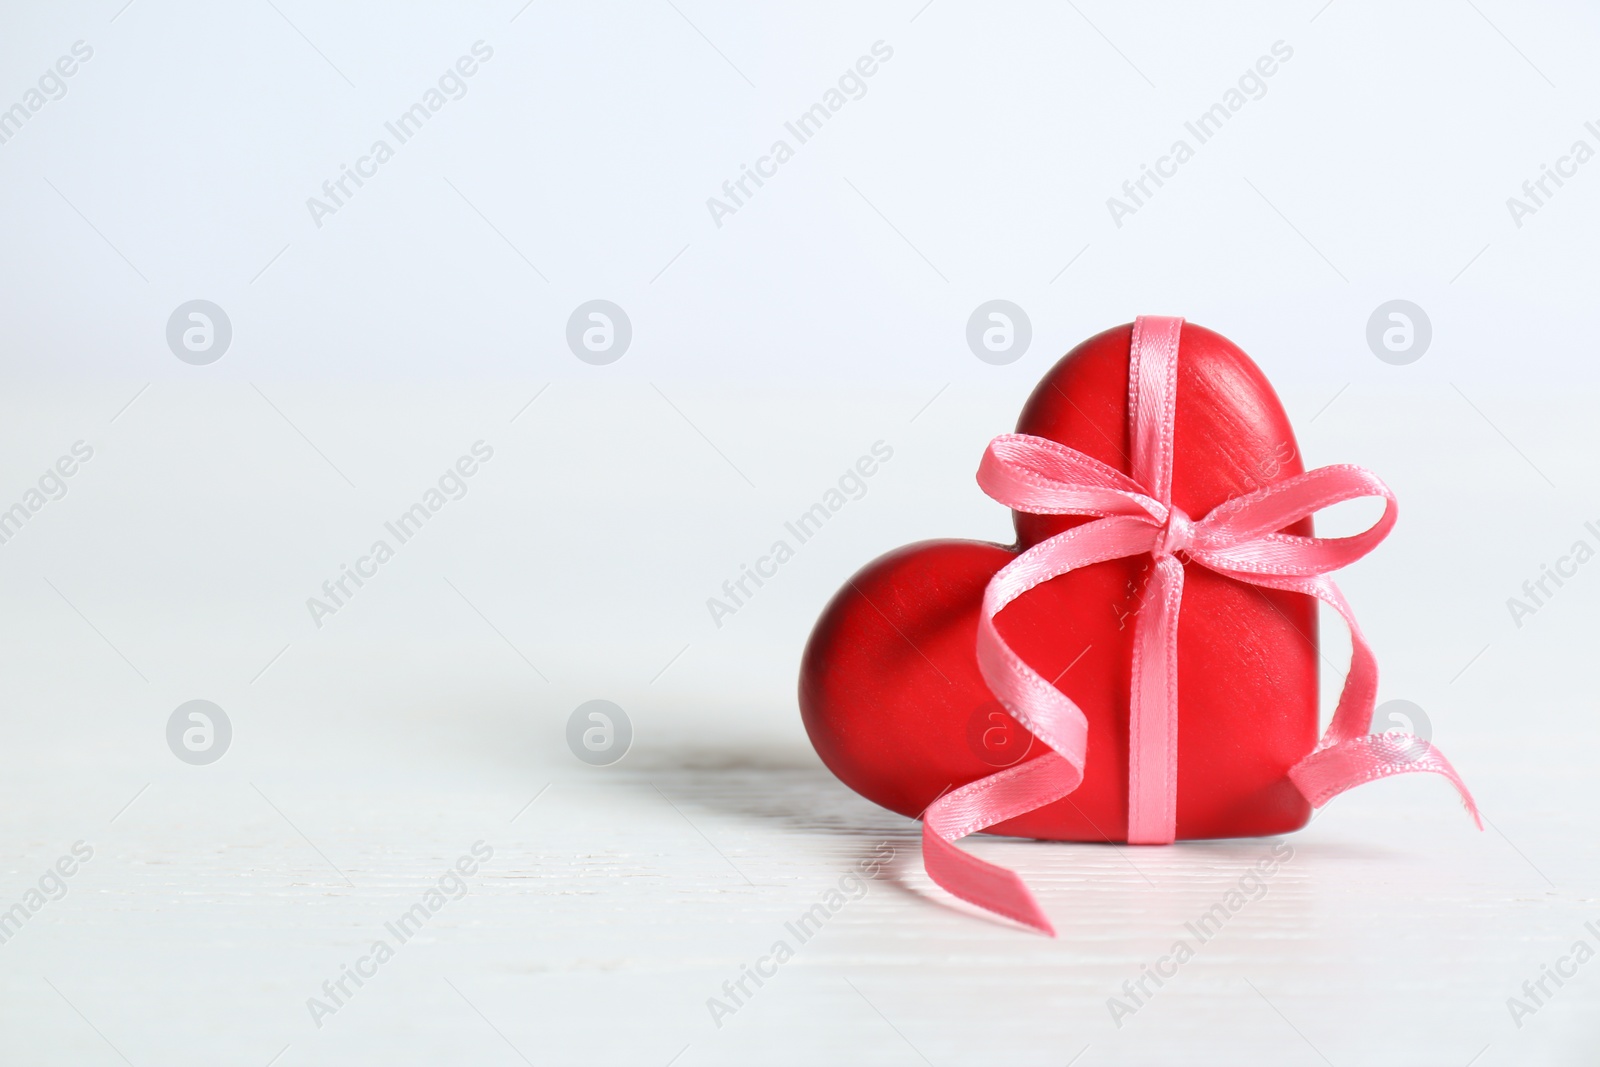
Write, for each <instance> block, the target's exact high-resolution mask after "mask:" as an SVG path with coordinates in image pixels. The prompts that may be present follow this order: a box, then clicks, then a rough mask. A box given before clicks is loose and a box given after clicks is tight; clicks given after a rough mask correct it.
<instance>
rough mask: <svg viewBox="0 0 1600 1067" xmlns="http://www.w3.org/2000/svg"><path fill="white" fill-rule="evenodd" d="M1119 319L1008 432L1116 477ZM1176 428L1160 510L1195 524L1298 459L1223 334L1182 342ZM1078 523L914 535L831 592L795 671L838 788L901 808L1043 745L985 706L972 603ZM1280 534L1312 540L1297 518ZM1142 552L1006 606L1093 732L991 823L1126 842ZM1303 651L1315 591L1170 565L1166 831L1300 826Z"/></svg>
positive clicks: (1310, 692)
mask: <svg viewBox="0 0 1600 1067" xmlns="http://www.w3.org/2000/svg"><path fill="white" fill-rule="evenodd" d="M1131 330H1132V327H1131V326H1119V327H1117V328H1115V329H1112V330H1108V331H1106V332H1105V333H1102V334H1100V335H1098V336H1096V337H1093V338H1091V339H1090V340H1088V341H1086V342H1084V343H1083V344H1081V345H1079V346H1078V347H1077V348H1075V349H1073V350H1072V352H1070V353H1068V354H1067V356H1066V357H1065V358H1063V359H1062V360H1061V361H1060V362H1059V363H1057V364H1056V365H1055V366H1054V367H1053V368H1051V370H1050V372H1049V373H1048V374H1046V375H1045V377H1044V380H1043V381H1041V382H1040V384H1039V386H1038V387H1037V388H1036V389H1035V390H1034V392H1033V395H1032V396H1031V397H1030V398H1029V399H1028V402H1027V404H1026V405H1025V406H1024V408H1023V412H1022V417H1021V419H1020V420H1019V422H1018V424H1017V431H1018V432H1019V433H1028V434H1035V435H1038V436H1040V437H1049V438H1052V439H1054V440H1056V441H1059V442H1061V443H1062V444H1065V445H1069V446H1071V447H1073V448H1076V449H1078V450H1079V451H1081V452H1084V453H1086V454H1088V455H1090V456H1093V457H1095V458H1096V459H1099V460H1101V461H1103V462H1105V463H1107V464H1109V465H1111V466H1113V467H1116V468H1117V469H1119V470H1121V471H1123V472H1125V473H1126V472H1127V470H1128V460H1127V458H1126V457H1127V451H1128V426H1127V388H1128V386H1127V382H1128V342H1129V337H1130V334H1131ZM1175 432H1176V437H1177V440H1176V446H1177V449H1176V458H1175V461H1174V462H1175V465H1174V471H1173V490H1172V494H1173V502H1174V503H1175V504H1176V505H1177V506H1178V507H1181V508H1182V509H1183V510H1184V511H1186V512H1187V513H1189V514H1190V515H1192V516H1194V517H1195V518H1199V517H1200V516H1202V515H1204V514H1205V513H1206V512H1207V511H1209V510H1210V509H1211V508H1213V507H1215V506H1216V505H1218V504H1219V503H1221V502H1222V501H1223V500H1226V499H1228V498H1229V497H1232V496H1237V495H1241V494H1243V493H1247V492H1250V491H1251V490H1252V489H1255V488H1258V487H1259V486H1261V485H1264V484H1267V483H1268V482H1271V481H1274V480H1276V479H1278V478H1281V477H1287V476H1290V475H1294V474H1298V473H1300V472H1301V471H1302V470H1303V467H1302V465H1301V461H1300V456H1299V451H1298V449H1297V447H1296V445H1295V439H1294V433H1293V430H1292V429H1291V428H1290V426H1289V421H1288V417H1287V416H1286V415H1285V414H1284V411H1283V408H1282V405H1281V404H1280V403H1279V402H1278V398H1277V396H1276V394H1275V393H1274V392H1273V390H1272V387H1271V386H1270V385H1269V384H1268V383H1267V380H1266V379H1265V378H1264V377H1263V376H1262V374H1261V372H1260V370H1258V369H1257V368H1256V366H1255V364H1254V363H1252V362H1251V361H1250V359H1249V357H1247V356H1246V355H1245V354H1244V353H1243V352H1241V351H1240V350H1239V349H1238V348H1236V347H1235V346H1234V345H1233V344H1232V343H1231V342H1229V341H1228V340H1227V339H1226V338H1223V337H1221V336H1219V335H1218V334H1215V333H1212V332H1211V331H1209V330H1206V329H1204V328H1202V327H1199V326H1194V325H1192V324H1185V325H1184V327H1183V334H1182V338H1181V347H1180V354H1179V363H1178V399H1177V425H1176V431H1175ZM976 466H977V457H976V456H974V457H973V467H974V469H975V468H976ZM996 506H998V505H996ZM1082 521H1086V520H1082V519H1074V518H1070V517H1062V516H1033V515H1021V514H1019V515H1017V516H1016V529H1017V535H1018V542H1017V544H1015V545H1010V546H1002V545H994V544H988V543H984V542H977V541H924V542H921V543H918V544H914V545H908V546H906V547H904V548H901V549H897V550H896V551H894V552H890V553H889V554H888V555H885V556H882V557H880V558H879V559H877V560H875V561H873V562H872V563H870V564H868V565H867V566H866V567H865V568H863V569H862V570H861V571H860V572H859V573H858V574H856V575H855V577H853V578H852V579H851V580H850V581H849V582H848V583H846V585H845V587H844V588H843V589H841V590H840V591H839V592H838V594H836V595H835V596H834V598H833V600H832V601H831V602H830V603H829V604H828V606H827V607H826V608H825V609H824V611H823V613H822V617H821V618H820V619H819V620H818V621H817V625H816V628H815V629H814V630H813V632H812V634H811V639H810V641H809V642H808V643H807V646H806V650H805V655H804V657H803V661H802V664H801V672H800V709H801V713H802V715H803V717H804V719H805V724H806V730H807V732H808V733H809V734H810V736H811V742H812V744H813V745H814V746H815V747H816V750H817V752H818V754H819V755H821V757H822V760H823V762H824V763H826V764H827V765H828V767H829V769H831V770H832V771H833V773H834V774H836V775H838V777H839V778H840V780H842V781H843V782H844V783H845V784H846V785H848V786H850V787H851V788H852V789H854V790H856V791H857V792H858V793H860V794H861V795H862V796H864V797H866V798H867V799H869V800H872V801H874V802H875V803H878V804H881V805H882V806H884V807H886V808H889V809H891V810H893V811H897V812H900V813H901V814H904V815H910V816H916V815H919V814H920V813H921V812H922V810H923V809H924V808H925V807H927V805H928V804H929V803H931V802H932V801H933V799H934V798H935V797H936V796H938V795H939V794H940V793H941V792H943V791H945V790H946V789H949V788H952V787H955V786H960V785H964V784H966V783H967V782H970V781H973V780H975V779H977V778H980V777H983V776H984V775H986V774H990V773H992V772H993V771H994V770H996V769H998V768H999V767H1002V766H1006V765H1008V764H1010V763H1013V762H1016V761H1018V760H1019V759H1034V758H1037V757H1038V756H1039V755H1040V754H1041V753H1042V751H1043V746H1042V745H1040V744H1039V743H1038V742H1037V741H1035V740H1033V739H1032V738H1031V737H1029V736H1028V735H1027V733H1026V732H1025V731H1024V730H1023V729H1022V727H1021V726H1020V725H1018V724H1017V723H1016V722H1014V721H1012V720H1011V719H1010V717H1009V716H1006V715H1005V714H1004V713H1003V712H1002V711H999V710H997V709H998V705H997V704H995V702H994V699H993V697H992V696H991V695H990V693H989V690H988V688H987V687H986V686H985V685H984V684H983V680H982V678H981V677H980V676H979V674H978V667H977V661H976V659H975V656H974V652H973V648H974V641H975V635H976V631H977V618H978V608H979V602H980V599H981V597H982V594H983V588H984V585H985V584H986V583H987V582H988V580H989V578H990V577H991V576H992V575H993V574H994V572H995V571H997V570H999V569H1000V568H1001V567H1003V566H1004V565H1005V564H1006V563H1007V562H1009V561H1010V560H1011V559H1012V558H1013V557H1014V556H1015V554H1016V553H1017V552H1019V551H1021V550H1022V549H1025V548H1027V547H1029V546H1031V545H1033V544H1035V543H1037V542H1038V541H1040V540H1042V539H1044V538H1046V537H1049V536H1051V535H1053V534H1055V533H1058V532H1060V531H1061V530H1063V529H1066V528H1068V527H1069V526H1071V525H1073V524H1075V523H1078V522H1082ZM1291 530H1292V531H1293V532H1295V533H1309V532H1310V530H1311V524H1310V521H1309V520H1307V521H1306V522H1304V523H1301V524H1299V525H1297V526H1295V527H1292V528H1291ZM1148 563H1149V557H1147V556H1144V557H1133V558H1130V559H1126V560H1116V561H1112V562H1108V563H1101V564H1096V565H1094V566H1091V567H1087V568H1084V569H1083V570H1081V571H1076V572H1073V573H1071V574H1065V575H1062V576H1061V577H1059V578H1056V579H1054V580H1052V581H1050V582H1047V583H1045V584H1044V585H1041V586H1039V587H1038V588H1036V589H1034V590H1032V591H1030V592H1029V593H1027V594H1025V595H1024V596H1022V597H1021V598H1020V599H1018V600H1017V601H1016V602H1015V603H1014V604H1012V605H1011V606H1010V607H1008V608H1006V609H1005V611H1003V612H1002V613H1001V615H1000V617H999V620H998V625H999V628H1000V631H1001V633H1002V634H1003V635H1004V637H1005V639H1006V641H1007V642H1008V643H1010V645H1011V646H1012V647H1013V648H1015V649H1016V650H1017V652H1018V653H1019V654H1020V655H1021V656H1022V657H1023V659H1025V660H1026V661H1027V662H1028V663H1029V664H1030V665H1031V666H1032V667H1033V668H1034V669H1035V670H1037V671H1039V672H1040V673H1041V674H1042V675H1044V677H1046V678H1055V679H1056V683H1055V684H1056V686H1057V687H1058V688H1059V689H1060V690H1061V691H1062V692H1064V693H1066V694H1067V695H1068V696H1070V697H1071V698H1072V699H1073V700H1074V701H1075V702H1076V703H1077V704H1078V706H1079V707H1080V708H1082V709H1083V712H1084V714H1085V715H1086V716H1087V717H1088V720H1089V742H1088V754H1087V766H1086V769H1085V774H1084V780H1083V784H1082V785H1081V786H1080V787H1079V788H1078V790H1077V791H1076V792H1074V793H1073V794H1072V795H1071V796H1069V797H1066V798H1063V799H1062V800H1059V801H1056V802H1055V803H1052V804H1049V805H1046V806H1045V807H1042V808H1039V809H1038V810H1036V811H1033V812H1030V813H1028V814H1027V815H1024V816H1021V817H1019V818H1016V819H1012V820H1010V821H1008V822H1005V823H1001V824H999V825H998V826H995V827H994V828H992V829H991V831H990V832H991V833H1000V834H1009V835H1013V836H1021V837H1037V838H1048V839H1053V840H1071V841H1104V840H1115V841H1121V840H1125V839H1126V833H1127V808H1128V802H1127V789H1128V706H1127V702H1128V671H1129V660H1130V656H1131V640H1130V639H1131V636H1132V626H1133V622H1134V617H1135V614H1136V612H1137V610H1138V600H1139V595H1140V592H1141V590H1142V584H1143V583H1142V577H1141V575H1142V571H1143V569H1144V568H1145V567H1146V566H1147V565H1148ZM1316 641H1317V630H1316V608H1315V604H1314V602H1313V601H1312V600H1311V599H1310V598H1308V597H1301V596H1296V595H1295V594H1292V593H1279V592H1275V591H1271V590H1265V589H1261V588H1258V587H1256V586H1252V585H1247V584H1245V583H1242V582H1237V581H1234V580H1232V579H1229V578H1223V577H1221V576H1220V575H1217V574H1214V573H1212V572H1211V571H1208V570H1205V569H1204V568H1202V567H1199V566H1197V565H1195V564H1193V563H1186V564H1185V575H1184V595H1183V608H1182V611H1181V613H1180V618H1179V630H1178V672H1179V673H1178V691H1179V709H1180V710H1179V725H1178V783H1179V784H1178V826H1177V833H1178V837H1179V838H1203V837H1237V836H1254V835H1261V834H1274V833H1283V832H1287V831H1290V830H1295V829H1298V828H1299V827H1301V826H1303V825H1305V823H1306V820H1307V819H1308V818H1309V817H1310V807H1309V805H1307V803H1306V802H1305V800H1304V798H1302V797H1301V796H1300V794H1299V793H1298V792H1297V791H1296V790H1295V789H1294V787H1293V786H1292V785H1290V783H1289V781H1288V779H1287V777H1286V772H1287V771H1288V769H1289V767H1290V766H1291V765H1293V764H1294V763H1296V762H1297V761H1298V760H1300V759H1301V758H1302V757H1303V756H1305V755H1306V754H1307V753H1309V752H1310V751H1311V749H1312V747H1313V746H1314V745H1315V742H1316V737H1317V658H1318V657H1317V646H1316ZM1058 676H1059V677H1058Z"/></svg>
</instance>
